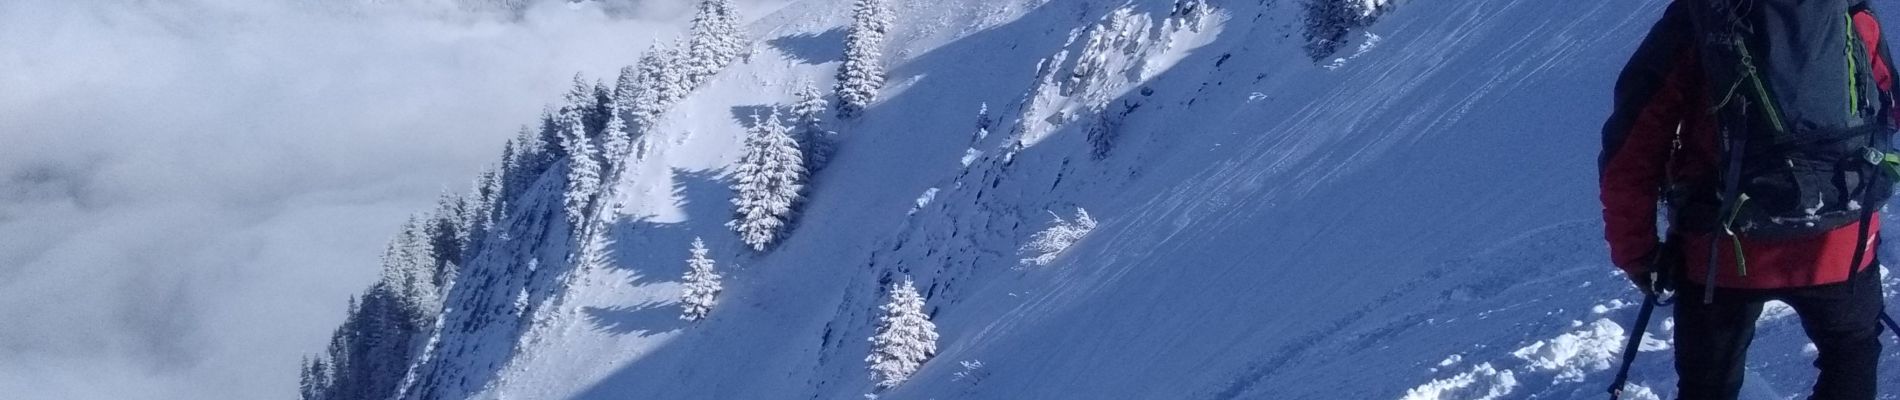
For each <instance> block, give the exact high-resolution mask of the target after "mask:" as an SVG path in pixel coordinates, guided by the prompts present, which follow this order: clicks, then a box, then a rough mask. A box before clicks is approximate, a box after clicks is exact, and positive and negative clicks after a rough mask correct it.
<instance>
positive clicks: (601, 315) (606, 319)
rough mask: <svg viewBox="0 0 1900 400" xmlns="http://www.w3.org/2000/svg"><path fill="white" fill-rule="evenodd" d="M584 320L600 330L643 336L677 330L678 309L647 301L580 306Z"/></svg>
mask: <svg viewBox="0 0 1900 400" xmlns="http://www.w3.org/2000/svg"><path fill="white" fill-rule="evenodd" d="M581 311H582V313H584V314H586V317H587V322H590V323H593V324H594V327H595V328H597V329H600V330H601V331H604V332H608V333H612V334H616V335H626V334H633V335H638V336H640V337H647V336H652V335H656V334H661V333H666V332H672V331H677V330H680V329H681V328H684V327H685V326H686V321H684V320H681V319H680V308H679V307H678V306H677V305H676V304H673V303H649V304H642V305H638V306H633V307H582V308H581Z"/></svg>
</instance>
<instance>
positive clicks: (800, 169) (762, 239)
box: [726, 109, 805, 251]
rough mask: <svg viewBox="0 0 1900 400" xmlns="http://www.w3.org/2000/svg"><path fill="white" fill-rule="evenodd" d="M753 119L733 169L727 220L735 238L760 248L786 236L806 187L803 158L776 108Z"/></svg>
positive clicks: (756, 248) (763, 248) (796, 142)
mask: <svg viewBox="0 0 1900 400" xmlns="http://www.w3.org/2000/svg"><path fill="white" fill-rule="evenodd" d="M769 115H770V116H769V117H767V118H766V119H764V120H763V121H759V117H758V116H757V115H754V116H753V120H754V121H756V122H755V123H754V124H753V127H752V130H751V132H750V133H749V134H748V135H747V136H746V143H745V155H744V156H742V157H740V159H739V165H738V167H737V168H736V169H735V170H734V171H733V175H734V183H733V186H732V189H733V192H735V193H734V196H733V197H732V204H733V205H734V206H736V207H737V209H735V210H734V213H733V214H734V215H733V220H732V222H729V223H727V224H726V226H727V227H730V228H732V230H733V231H734V232H738V233H739V238H740V240H742V241H744V242H745V243H746V245H749V246H751V247H752V249H753V250H756V251H765V249H766V248H767V247H769V246H771V244H772V243H774V242H777V241H778V239H779V238H780V237H782V236H784V234H785V230H786V229H787V228H788V227H789V226H790V221H791V219H792V216H793V214H794V209H795V208H796V207H797V206H798V203H799V202H800V200H801V199H802V196H803V192H804V189H805V161H804V156H802V155H801V154H800V153H801V152H802V151H801V150H800V149H799V146H798V141H796V140H793V139H792V136H791V132H790V129H787V128H786V127H785V124H784V123H783V122H781V121H780V120H779V118H778V112H777V111H776V109H775V110H774V111H773V112H771V113H770V114H769Z"/></svg>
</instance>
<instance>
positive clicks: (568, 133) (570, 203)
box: [561, 112, 601, 234]
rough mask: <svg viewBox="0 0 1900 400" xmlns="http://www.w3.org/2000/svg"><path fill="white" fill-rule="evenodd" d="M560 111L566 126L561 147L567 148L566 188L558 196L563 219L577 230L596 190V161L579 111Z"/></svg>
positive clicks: (580, 228)
mask: <svg viewBox="0 0 1900 400" xmlns="http://www.w3.org/2000/svg"><path fill="white" fill-rule="evenodd" d="M564 114H565V115H563V118H562V119H564V120H566V122H567V128H566V129H564V130H563V132H562V134H561V147H562V148H564V149H567V153H568V164H567V191H566V192H565V193H564V195H563V196H562V198H563V199H565V201H566V203H565V205H566V207H567V222H568V224H569V226H572V227H573V230H574V232H575V233H576V234H579V232H580V231H581V230H582V227H583V226H585V225H584V224H585V223H586V221H587V216H588V215H590V213H589V212H590V208H591V207H592V206H593V202H594V195H596V194H599V193H600V175H601V174H600V162H599V161H598V159H597V157H598V156H599V154H598V152H597V151H596V150H594V145H593V143H592V142H593V140H592V139H588V138H587V128H586V127H585V126H584V125H583V122H582V121H581V115H580V113H579V112H567V113H564Z"/></svg>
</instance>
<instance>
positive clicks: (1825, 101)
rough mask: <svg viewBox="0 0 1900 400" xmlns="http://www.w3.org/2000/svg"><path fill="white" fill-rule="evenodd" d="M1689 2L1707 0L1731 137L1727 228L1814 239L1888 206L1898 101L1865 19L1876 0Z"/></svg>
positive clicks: (1714, 89)
mask: <svg viewBox="0 0 1900 400" xmlns="http://www.w3.org/2000/svg"><path fill="white" fill-rule="evenodd" d="M1681 1H1693V2H1694V3H1696V4H1692V5H1690V11H1689V15H1690V18H1689V19H1690V20H1691V21H1692V23H1691V25H1692V29H1693V33H1694V35H1695V40H1696V43H1695V44H1694V45H1695V46H1696V50H1697V52H1698V56H1699V57H1700V60H1701V65H1702V69H1703V71H1702V72H1703V74H1704V75H1703V76H1704V77H1705V78H1706V80H1705V82H1707V84H1706V85H1704V86H1705V90H1706V91H1707V96H1708V99H1709V102H1708V103H1707V104H1712V105H1714V107H1713V108H1712V109H1710V110H1709V112H1711V113H1713V114H1715V120H1716V121H1717V129H1719V131H1720V135H1721V139H1720V140H1721V149H1722V153H1723V154H1722V157H1721V159H1722V161H1721V164H1720V165H1719V167H1720V170H1718V171H1717V173H1718V174H1719V176H1720V177H1719V178H1718V181H1719V182H1720V185H1721V191H1720V194H1719V195H1720V198H1719V200H1720V202H1721V204H1722V206H1721V207H1720V209H1719V211H1718V212H1719V214H1717V215H1716V221H1714V222H1715V223H1716V225H1717V227H1716V228H1717V232H1719V233H1725V234H1727V236H1728V237H1730V238H1731V240H1735V241H1736V242H1737V243H1738V244H1739V242H1740V239H1736V238H1735V237H1737V236H1748V237H1750V238H1763V239H1769V240H1775V239H1792V238H1802V237H1812V236H1814V235H1818V234H1821V233H1825V232H1828V231H1832V230H1834V229H1836V228H1839V227H1842V226H1845V225H1847V224H1850V223H1856V222H1864V221H1865V220H1866V219H1867V218H1869V217H1870V216H1871V215H1872V212H1873V211H1874V210H1876V209H1879V208H1880V207H1881V206H1882V205H1884V204H1886V202H1887V199H1888V197H1889V196H1890V194H1891V192H1892V186H1893V183H1892V180H1891V179H1876V177H1877V176H1882V175H1885V174H1886V173H1885V172H1883V170H1884V169H1886V168H1884V167H1883V164H1888V165H1893V164H1900V155H1895V154H1890V153H1892V150H1891V149H1892V143H1891V142H1892V138H1891V136H1892V132H1893V130H1894V123H1893V121H1892V119H1891V118H1889V116H1888V111H1889V109H1891V108H1892V105H1893V101H1892V99H1891V98H1890V97H1888V95H1887V94H1886V93H1882V92H1881V91H1880V90H1879V87H1878V85H1876V84H1875V82H1874V71H1873V68H1874V62H1873V61H1874V60H1872V59H1870V58H1871V57H1869V56H1868V54H1869V52H1868V49H1867V48H1866V45H1865V42H1863V41H1862V40H1861V37H1860V31H1859V30H1858V29H1856V27H1855V25H1854V23H1853V13H1854V12H1857V11H1860V10H1866V7H1867V5H1866V3H1865V1H1866V0H1681ZM1879 43H1884V41H1883V42H1879ZM1882 46H1883V47H1884V44H1883V45H1882ZM1877 56H1879V57H1886V51H1884V49H1882V51H1880V52H1879V53H1878V55H1877ZM1886 67H1887V68H1889V71H1891V68H1893V67H1892V63H1891V62H1888V63H1887V66H1886ZM1891 76H1893V77H1896V78H1900V75H1891ZM1864 225H1865V224H1863V227H1862V230H1863V231H1864V230H1865V226H1864ZM1863 234H1864V232H1863ZM1718 236H1720V235H1718ZM1862 242H1865V239H1864V238H1863V240H1862ZM1736 251H1737V252H1738V254H1737V255H1738V256H1739V255H1740V254H1739V252H1740V250H1736ZM1738 259H1739V257H1738ZM1744 262H1745V261H1744ZM1741 268H1742V269H1743V271H1744V272H1743V273H1744V274H1746V272H1745V271H1746V267H1741ZM1711 272H1713V271H1711ZM1711 275H1713V273H1711Z"/></svg>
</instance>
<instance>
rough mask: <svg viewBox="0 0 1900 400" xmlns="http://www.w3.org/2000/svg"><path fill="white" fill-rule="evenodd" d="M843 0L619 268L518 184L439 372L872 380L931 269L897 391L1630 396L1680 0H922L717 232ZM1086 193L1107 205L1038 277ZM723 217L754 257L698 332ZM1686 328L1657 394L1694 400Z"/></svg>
mask: <svg viewBox="0 0 1900 400" xmlns="http://www.w3.org/2000/svg"><path fill="white" fill-rule="evenodd" d="M846 3H847V2H842V1H816V0H811V1H804V2H799V3H795V4H793V5H791V6H788V7H785V8H783V9H780V10H778V12H776V13H773V14H770V15H766V16H762V17H760V18H759V19H758V20H757V21H756V22H755V23H754V24H753V25H752V27H753V28H752V32H753V33H754V34H755V35H756V37H757V38H758V39H759V41H760V43H759V46H758V47H757V53H756V54H755V55H754V56H753V57H752V58H751V60H750V61H749V62H748V63H746V64H744V65H739V66H736V67H735V68H733V69H731V70H728V71H726V72H724V73H723V74H722V75H720V76H719V77H718V78H717V79H716V80H715V81H714V83H712V84H711V85H710V86H709V87H707V88H705V89H702V90H701V91H700V92H698V93H696V94H695V95H694V96H693V97H692V98H691V99H689V100H688V101H687V103H686V104H684V105H683V106H681V108H679V109H677V110H675V112H673V113H671V114H670V115H669V117H668V118H669V120H668V122H667V124H666V126H665V128H664V129H662V130H661V132H659V133H657V134H656V135H654V136H649V137H647V138H646V139H645V142H644V143H643V146H645V147H644V149H645V155H644V156H643V158H642V159H640V160H638V161H636V162H635V165H634V167H632V171H630V172H629V173H628V174H626V176H624V177H623V178H624V179H623V180H622V181H621V182H619V183H618V184H619V185H620V188H619V193H620V197H619V198H618V201H619V202H621V203H622V204H623V207H622V208H621V215H620V216H619V218H618V219H617V222H616V223H615V224H614V225H613V226H612V230H613V237H614V238H615V239H616V241H617V244H616V245H615V246H614V248H613V250H614V252H615V256H614V258H613V260H614V263H615V267H613V268H607V269H603V270H573V269H571V268H569V267H568V266H566V265H565V262H564V261H563V258H562V257H563V256H562V255H563V254H565V253H566V252H567V248H568V244H567V243H566V242H565V239H562V237H563V236H564V235H563V234H561V233H562V232H563V231H564V229H565V226H564V224H565V222H562V221H560V218H559V217H558V213H559V210H558V203H559V202H558V199H557V198H553V197H551V196H553V195H554V193H556V192H558V191H557V190H553V188H551V187H544V188H542V192H541V193H542V194H541V195H540V197H542V198H544V199H543V200H539V201H533V202H527V203H523V204H519V205H517V207H520V208H519V209H525V210H538V211H531V212H528V213H527V214H529V215H535V217H532V218H518V219H517V220H516V221H511V222H509V223H508V224H507V225H508V226H510V228H509V232H508V234H509V235H510V236H509V238H508V239H506V241H505V242H506V243H508V244H506V245H500V246H497V245H492V244H491V245H490V246H489V251H488V254H485V255H483V256H482V257H481V258H480V260H481V261H477V262H476V263H475V264H473V265H471V266H470V267H469V270H471V271H475V272H471V273H468V274H466V275H464V276H463V277H460V278H458V282H456V287H455V289H454V290H455V293H454V294H453V295H452V296H451V297H450V298H449V306H448V307H449V308H450V309H451V311H450V312H448V313H447V314H446V315H445V316H444V319H443V327H444V329H443V333H442V334H441V335H440V336H439V337H438V338H437V343H436V344H435V349H436V350H435V352H433V353H432V354H431V355H430V356H431V357H432V359H431V362H430V363H427V364H425V365H424V366H423V367H421V368H419V369H418V376H419V379H418V380H417V385H416V386H415V387H414V388H412V390H411V391H410V392H411V393H410V394H411V395H415V396H417V397H440V398H462V397H468V396H473V397H476V398H497V399H523V398H587V399H593V398H602V399H605V398H629V397H632V398H660V399H790V398H812V399H842V398H859V397H860V396H861V395H863V394H865V393H869V392H870V390H871V384H870V381H869V375H868V373H867V372H866V371H865V365H864V362H863V358H864V356H865V354H866V352H867V345H868V344H867V341H866V340H867V339H866V338H868V337H869V336H870V334H871V332H873V326H872V323H873V321H874V318H875V314H874V311H875V310H876V306H877V304H878V301H879V300H880V299H881V298H882V295H881V288H882V287H884V286H885V285H887V284H888V283H889V282H891V281H893V280H894V279H901V276H902V275H906V274H907V275H909V276H911V277H913V278H914V279H916V280H917V282H918V285H919V286H920V288H922V290H923V291H924V292H925V295H926V296H927V297H928V302H929V307H931V312H932V313H933V315H934V320H935V321H936V323H937V324H938V326H939V328H940V333H941V334H942V341H941V342H940V343H939V347H940V349H941V352H940V354H938V355H937V356H936V358H935V359H934V360H932V361H931V362H929V363H927V364H926V365H925V366H924V368H923V369H922V370H921V371H919V373H918V374H917V375H916V376H915V377H913V378H912V379H911V381H910V382H909V383H907V384H905V385H904V386H902V387H899V388H897V389H895V390H893V391H890V392H887V393H884V394H883V396H884V398H905V399H909V398H918V399H926V398H930V399H950V398H970V399H1000V398H1011V399H1057V398H1076V399H1102V398H1126V399H1229V398H1274V399H1282V398H1284V399H1369V398H1406V399H1491V398H1497V399H1504V398H1510V399H1517V398H1557V399H1569V398H1597V397H1600V396H1602V395H1603V392H1602V390H1603V388H1604V387H1605V386H1606V385H1607V382H1608V380H1609V378H1610V375H1611V373H1612V371H1608V369H1610V368H1612V367H1613V366H1614V364H1615V361H1616V358H1617V356H1618V355H1619V353H1620V351H1621V347H1622V341H1623V340H1624V339H1623V335H1624V334H1625V333H1626V332H1627V329H1628V326H1627V324H1628V323H1629V321H1630V320H1632V319H1633V316H1634V311H1635V309H1636V308H1635V307H1633V306H1631V305H1630V304H1629V303H1631V302H1633V301H1635V300H1636V296H1635V294H1634V293H1633V291H1631V290H1630V289H1629V288H1627V284H1626V283H1624V281H1623V280H1622V279H1621V278H1620V277H1619V276H1617V273H1616V272H1615V271H1614V270H1613V269H1612V268H1611V267H1610V266H1609V265H1608V264H1607V260H1606V257H1605V255H1604V252H1605V246H1604V245H1603V243H1602V240H1601V225H1600V223H1599V222H1598V212H1599V211H1598V204H1597V202H1596V186H1595V180H1596V174H1595V159H1596V154H1597V150H1598V140H1599V138H1598V129H1599V127H1600V125H1601V123H1602V120H1603V119H1604V117H1605V116H1606V115H1607V113H1608V107H1609V94H1610V89H1611V86H1612V85H1613V82H1614V77H1615V74H1616V72H1617V69H1618V68H1619V67H1620V66H1621V64H1622V62H1623V61H1624V60H1625V59H1626V58H1627V55H1628V54H1629V52H1630V51H1632V50H1633V48H1634V46H1635V43H1636V41H1637V40H1638V39H1639V38H1640V36H1641V34H1642V33H1643V32H1645V31H1646V30H1647V29H1648V27H1649V24H1650V22H1652V21H1653V19H1654V18H1655V17H1656V15H1657V14H1658V13H1659V11H1660V8H1661V4H1662V3H1661V2H1659V1H1635V0H1621V1H1548V0H1412V1H1407V2H1401V3H1400V4H1398V5H1397V8H1396V9H1395V10H1394V11H1393V12H1391V13H1389V14H1386V15H1385V16H1383V17H1382V18H1381V20H1380V21H1379V22H1378V23H1377V24H1376V25H1373V26H1371V27H1369V28H1367V29H1366V30H1365V32H1356V33H1354V38H1355V39H1354V40H1355V42H1354V43H1353V44H1352V45H1350V46H1347V47H1346V49H1347V51H1344V52H1342V53H1341V54H1339V55H1338V59H1337V60H1326V61H1323V62H1320V63H1317V64H1316V63H1313V62H1310V61H1309V60H1307V59H1306V58H1305V57H1304V56H1303V54H1302V53H1301V52H1300V50H1299V43H1298V40H1299V32H1298V30H1297V27H1298V26H1299V22H1298V20H1297V16H1298V13H1299V10H1298V7H1297V3H1298V2H1295V1H1284V0H1282V1H1275V0H1266V1H1263V2H1255V1H1215V2H1213V3H1214V4H1213V6H1214V8H1215V11H1214V12H1213V13H1212V14H1211V15H1209V16H1207V17H1206V18H1204V19H1202V20H1201V21H1200V22H1199V23H1198V24H1196V23H1193V21H1192V20H1193V19H1192V18H1188V17H1186V16H1178V15H1170V11H1171V5H1172V0H1132V1H1128V2H1103V1H1088V0H1050V1H1034V0H1012V1H978V0H934V1H899V0H894V3H896V9H897V14H898V15H899V16H900V21H899V22H898V23H897V24H896V27H897V32H894V33H893V35H892V41H891V42H892V43H893V45H892V47H891V48H890V49H888V50H887V54H888V55H889V56H890V59H891V60H892V68H891V70H892V71H893V72H892V76H891V82H892V85H891V86H890V87H889V88H887V90H886V91H885V92H884V96H883V99H882V100H881V101H880V102H879V103H877V104H876V105H875V106H874V107H873V108H872V109H871V110H870V111H869V113H868V114H867V115H866V116H865V117H864V118H862V119H861V120H858V121H850V122H846V123H843V124H840V125H835V129H838V130H839V131H841V132H842V133H843V140H844V143H843V145H842V149H841V153H840V154H839V155H838V157H837V158H836V159H835V160H834V162H833V163H832V164H831V166H830V167H829V169H827V170H825V171H824V172H822V173H821V174H820V175H819V176H818V177H817V182H816V184H815V185H816V186H815V187H814V192H813V195H812V199H811V201H810V202H809V204H808V206H807V208H806V211H805V213H804V214H803V216H802V217H801V220H800V221H801V222H800V225H799V226H798V227H797V229H796V231H795V232H794V233H793V235H792V236H791V237H790V239H789V240H788V241H786V242H785V243H783V244H782V245H781V246H779V248H777V249H776V250H774V251H772V252H769V253H763V254H754V253H751V252H748V251H745V250H744V249H743V248H742V247H741V246H739V245H738V244H736V243H734V240H732V235H731V234H730V233H729V231H727V230H726V229H725V228H724V227H722V226H721V224H723V223H724V221H725V220H726V218H727V217H728V215H729V213H730V211H729V205H728V203H727V201H728V196H729V195H730V193H729V191H728V190H727V189H726V186H727V185H728V182H727V180H726V177H725V176H724V172H723V169H724V168H725V167H726V166H727V165H729V164H731V163H732V161H733V160H735V159H736V158H737V156H738V153H739V152H738V150H737V146H738V143H739V141H740V136H739V135H740V134H741V133H742V132H743V129H744V127H743V126H742V125H741V124H742V123H743V122H742V121H745V120H746V119H745V118H743V117H744V116H747V115H750V114H751V111H752V110H755V109H757V108H758V107H770V106H785V105H788V104H789V103H790V101H791V99H792V97H791V93H792V92H793V91H794V90H796V89H797V83H798V82H800V81H804V80H816V81H818V82H820V84H821V85H822V84H827V83H828V82H829V76H830V74H831V72H832V71H833V70H834V69H835V66H836V61H837V60H836V58H837V55H838V54H839V53H840V52H841V51H840V49H839V48H838V44H837V42H839V41H840V40H841V39H842V36H843V34H842V28H841V26H842V24H843V23H844V16H845V15H847V9H848V4H846ZM1261 3H1265V4H1261ZM1880 5H1881V6H1886V7H1888V8H1891V7H1892V4H1890V3H1884V2H1883V3H1881V4H1880ZM1092 26H1102V28H1091V27H1092ZM1091 29H1097V30H1099V31H1101V32H1105V33H1104V35H1102V36H1101V37H1102V39H1101V40H1099V41H1096V42H1095V44H1093V45H1092V44H1091V40H1090V38H1091V35H1090V34H1089V32H1090V31H1091ZM1117 33H1119V34H1117ZM1077 71H1082V72H1083V73H1084V75H1086V76H1085V77H1083V78H1080V79H1076V80H1074V81H1071V80H1070V77H1071V76H1072V75H1073V74H1074V73H1076V72H1077ZM984 104H987V105H988V109H989V111H990V115H991V117H993V118H994V119H995V120H996V123H995V124H994V126H993V127H992V128H991V130H990V131H991V133H990V134H989V135H988V136H986V137H981V138H977V137H975V136H974V134H975V133H976V127H977V122H976V121H977V120H978V115H977V110H979V108H981V107H982V106H983V105H984ZM1131 109H1132V111H1129V110H1131ZM1104 112H1106V113H1108V114H1110V115H1116V116H1119V117H1116V118H1109V119H1108V121H1110V122H1106V123H1104V122H1102V121H1104V118H1103V117H1101V114H1102V113H1104ZM1097 138H1110V139H1111V140H1092V139H1097ZM1096 142H1110V143H1112V146H1098V145H1096V144H1095V143H1096ZM966 156H967V157H969V158H967V159H966ZM554 182H558V180H555V181H554ZM543 183H544V184H548V183H549V182H543ZM548 199H553V200H548ZM1078 208H1086V209H1087V210H1088V212H1089V214H1091V215H1092V216H1093V217H1094V218H1095V219H1096V220H1098V221H1100V226H1099V227H1098V228H1096V229H1095V230H1094V231H1093V232H1092V233H1091V234H1089V235H1088V236H1087V237H1086V238H1084V239H1083V240H1082V241H1080V242H1078V243H1077V244H1076V245H1075V246H1073V247H1071V248H1070V249H1068V250H1067V251H1065V252H1063V253H1062V254H1061V255H1060V256H1059V257H1058V258H1056V259H1055V260H1054V262H1053V263H1050V264H1049V265H1047V266H1035V265H1023V264H1022V263H1020V260H1021V259H1022V258H1024V257H1029V256H1033V255H1024V254H1019V253H1018V249H1019V248H1020V247H1021V246H1022V245H1023V243H1025V241H1027V240H1028V238H1029V237H1030V236H1031V235H1033V234H1034V233H1035V232H1036V231H1037V230H1040V229H1043V228H1044V227H1045V226H1046V225H1047V224H1048V223H1049V222H1050V221H1051V220H1052V219H1053V215H1056V214H1060V215H1064V216H1069V215H1073V214H1074V212H1075V210H1076V209H1078ZM695 236H703V237H705V238H706V240H707V243H708V244H709V246H710V247H712V248H713V249H714V256H715V258H716V259H717V261H718V262H719V268H720V269H721V273H722V274H724V275H725V276H726V278H727V279H726V292H725V294H724V295H723V297H721V299H720V303H719V306H718V307H717V308H715V309H714V311H713V313H712V315H711V317H710V319H709V320H706V321H703V322H699V323H690V324H689V323H685V322H682V321H680V320H678V319H677V315H678V312H679V310H678V307H677V305H676V304H675V303H676V298H677V296H678V291H679V283H678V280H679V279H680V278H679V277H680V275H681V273H682V272H683V270H684V268H685V262H684V260H685V258H686V256H687V248H688V243H690V241H691V240H692V239H693V237H695ZM490 240H498V239H492V238H491V239H490ZM530 259H536V260H538V261H536V262H535V265H536V269H535V270H534V271H533V272H527V268H526V267H525V265H526V264H527V262H528V260H530ZM1666 317H1667V312H1663V313H1660V314H1659V317H1658V318H1657V319H1658V321H1659V322H1658V324H1657V326H1656V327H1654V328H1652V329H1651V334H1652V336H1651V338H1652V340H1650V341H1647V342H1646V343H1645V344H1644V346H1643V347H1644V349H1645V351H1646V353H1645V354H1644V355H1643V358H1642V361H1641V363H1640V365H1639V368H1638V370H1637V374H1636V379H1635V380H1634V382H1635V383H1637V384H1639V385H1642V386H1644V388H1641V389H1636V388H1632V389H1633V390H1635V391H1636V392H1635V393H1636V394H1635V395H1633V397H1636V398H1670V397H1672V395H1673V377H1672V376H1671V374H1670V373H1669V369H1668V365H1669V364H1668V363H1669V352H1668V351H1666V350H1668V349H1669V348H1670V339H1671V338H1672V336H1671V333H1672V332H1671V330H1670V329H1668V327H1667V325H1668V324H1669V322H1668V321H1665V319H1666ZM1793 321H1794V318H1793V317H1792V316H1790V315H1788V314H1787V313H1785V312H1781V313H1776V312H1771V313H1769V315H1767V316H1765V317H1764V320H1763V325H1764V328H1763V330H1762V332H1761V334H1760V337H1759V338H1758V340H1757V345H1756V347H1755V349H1754V350H1753V353H1751V359H1750V364H1749V366H1750V369H1751V372H1750V376H1749V379H1750V382H1751V383H1750V386H1749V387H1748V389H1747V391H1748V393H1747V394H1746V395H1745V396H1744V398H1749V399H1769V398H1775V399H1780V398H1788V397H1791V396H1795V395H1797V394H1800V393H1801V391H1802V390H1803V388H1805V387H1806V386H1807V385H1808V384H1809V382H1810V381H1811V380H1812V375H1813V373H1812V371H1811V370H1810V368H1808V367H1807V365H1808V363H1809V362H1810V360H1811V358H1812V353H1811V352H1806V351H1804V347H1805V345H1806V341H1805V339H1804V338H1803V337H1802V335H1801V332H1800V329H1799V327H1798V325H1796V324H1795V323H1794V322H1793ZM1890 353H1892V352H1890ZM1885 360H1886V361H1887V362H1888V364H1890V365H1891V364H1892V363H1894V362H1900V358H1896V357H1893V356H1891V355H1890V356H1888V357H1887V358H1886V359H1885ZM1881 376H1882V377H1883V379H1884V381H1885V382H1895V383H1896V385H1900V372H1896V370H1895V369H1893V368H1883V372H1882V374H1881ZM1652 390H1653V392H1652ZM1892 397H1893V395H1888V398H1892Z"/></svg>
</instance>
